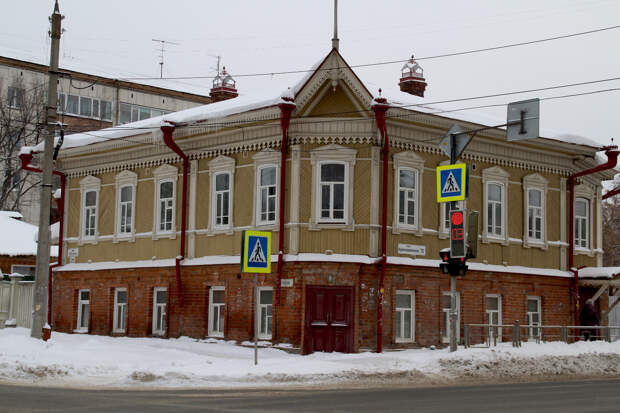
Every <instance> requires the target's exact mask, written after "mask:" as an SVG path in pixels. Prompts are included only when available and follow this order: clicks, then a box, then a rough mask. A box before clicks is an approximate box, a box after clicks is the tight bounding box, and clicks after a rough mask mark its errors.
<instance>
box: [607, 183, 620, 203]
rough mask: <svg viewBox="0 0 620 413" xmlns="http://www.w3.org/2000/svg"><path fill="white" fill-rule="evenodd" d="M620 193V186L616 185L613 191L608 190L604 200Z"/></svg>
mask: <svg viewBox="0 0 620 413" xmlns="http://www.w3.org/2000/svg"><path fill="white" fill-rule="evenodd" d="M618 194H620V186H617V187H615V188H614V189H612V190H611V191H607V192H606V193H605V195H603V201H604V200H606V199H607V198H611V197H612V196H616V195H618Z"/></svg>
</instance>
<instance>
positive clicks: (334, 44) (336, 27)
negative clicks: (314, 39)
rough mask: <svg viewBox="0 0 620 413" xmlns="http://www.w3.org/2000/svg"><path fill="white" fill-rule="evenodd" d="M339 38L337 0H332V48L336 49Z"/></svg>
mask: <svg viewBox="0 0 620 413" xmlns="http://www.w3.org/2000/svg"><path fill="white" fill-rule="evenodd" d="M339 43H340V39H338V0H334V38H333V39H332V49H336V50H338V46H339Z"/></svg>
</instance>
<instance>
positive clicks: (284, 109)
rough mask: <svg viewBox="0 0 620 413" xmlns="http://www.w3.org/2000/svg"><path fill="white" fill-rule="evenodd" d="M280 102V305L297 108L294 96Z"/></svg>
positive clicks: (278, 281)
mask: <svg viewBox="0 0 620 413" xmlns="http://www.w3.org/2000/svg"><path fill="white" fill-rule="evenodd" d="M282 100H283V101H284V102H283V103H280V104H279V105H278V107H279V108H280V127H281V128H282V144H281V145H280V214H279V215H280V226H279V233H278V276H277V279H276V306H278V305H280V283H281V280H282V267H283V266H284V212H285V211H284V208H285V206H286V202H285V200H286V196H285V188H286V152H287V150H288V127H289V125H290V123H291V113H293V111H294V110H295V107H296V105H295V103H293V98H290V97H284V96H283V97H282Z"/></svg>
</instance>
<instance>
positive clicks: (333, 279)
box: [52, 262, 575, 352]
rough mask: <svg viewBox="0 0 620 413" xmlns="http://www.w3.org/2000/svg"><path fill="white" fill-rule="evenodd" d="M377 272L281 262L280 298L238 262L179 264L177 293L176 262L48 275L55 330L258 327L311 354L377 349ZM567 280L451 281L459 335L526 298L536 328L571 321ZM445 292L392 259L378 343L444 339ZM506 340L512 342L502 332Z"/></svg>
mask: <svg viewBox="0 0 620 413" xmlns="http://www.w3.org/2000/svg"><path fill="white" fill-rule="evenodd" d="M379 275H380V267H379V265H376V264H358V263H333V262H291V263H286V264H285V265H284V271H283V275H282V278H283V279H284V280H286V281H285V285H288V286H285V287H281V288H280V291H279V303H278V302H277V296H278V291H277V288H276V277H277V276H276V274H275V273H272V274H267V275H259V276H258V286H259V287H266V288H265V289H264V291H266V292H267V293H266V294H265V295H259V296H258V298H257V295H256V294H255V293H254V284H253V275H249V274H240V273H239V266H238V265H208V266H186V267H182V275H181V277H182V290H180V289H179V286H178V284H177V281H176V275H175V268H174V267H166V268H133V269H114V270H97V271H64V270H63V271H57V272H55V274H54V281H53V312H52V314H53V316H52V319H53V328H54V329H55V330H57V331H62V332H74V331H76V330H80V327H82V331H83V332H88V333H91V334H99V335H127V336H132V337H143V336H154V335H163V336H165V337H177V336H181V335H185V336H190V337H195V338H201V337H207V336H222V337H224V338H226V339H229V340H238V341H246V340H251V339H252V338H253V336H254V327H255V323H258V324H259V325H260V327H261V328H262V330H263V332H264V333H265V335H264V336H263V339H266V340H270V341H272V342H273V343H289V344H291V345H292V346H293V347H297V348H300V349H303V350H304V351H306V352H309V351H312V350H313V348H314V349H316V348H323V349H330V347H329V345H328V344H326V342H323V341H325V340H327V341H329V340H335V342H337V341H338V340H343V338H342V337H344V340H348V341H346V345H347V346H348V347H346V351H359V350H360V349H363V348H374V347H375V346H376V338H377V297H378V288H379ZM571 283H572V279H571V278H562V277H554V276H544V275H525V274H512V273H494V272H478V271H469V272H468V273H467V276H466V277H461V278H459V279H458V281H457V291H458V292H459V300H460V309H459V311H460V335H461V337H462V333H463V326H464V325H465V324H476V323H480V324H483V323H486V322H487V320H488V317H490V316H493V314H495V316H496V317H499V319H500V320H499V321H500V322H501V323H502V324H513V323H514V322H515V321H516V320H519V321H520V323H521V324H526V323H527V322H528V304H529V306H530V308H529V312H530V313H532V311H533V308H532V306H533V302H532V301H531V300H534V303H536V302H537V303H538V305H539V307H538V309H536V310H537V311H536V312H537V313H538V317H539V318H540V322H541V323H542V324H544V325H567V324H568V325H570V324H573V322H574V318H573V317H574V312H573V309H574V308H575V303H574V298H573V293H572V290H571V285H572V284H571ZM291 284H292V285H291ZM449 289H450V280H449V277H448V276H445V275H442V274H440V272H439V269H436V268H427V267H426V268H425V267H412V266H403V265H391V264H390V265H388V269H387V273H386V277H385V300H384V307H383V345H384V346H385V347H409V346H428V345H442V344H443V343H444V342H445V336H446V335H447V334H446V333H445V331H446V326H445V312H446V311H445V305H446V304H445V303H446V298H447V296H445V293H446V292H448V291H449ZM118 291H121V292H122V291H124V292H125V294H122V293H121V295H118ZM157 291H159V292H160V293H159V294H158V293H157ZM162 291H165V293H162ZM269 291H272V293H271V294H270V293H269ZM86 292H87V293H86ZM332 296H333V297H335V298H333V299H332V298H330V297H332ZM339 297H340V298H339ZM343 297H344V298H343ZM341 298H342V299H341ZM309 300H310V301H311V302H309ZM528 300H530V301H529V302H528ZM181 302H182V303H181ZM270 305H271V307H270ZM121 307H123V308H122V309H121ZM115 317H116V321H115ZM322 317H323V318H325V320H323V318H322ZM529 317H532V314H529ZM86 318H87V320H86ZM154 319H155V320H154ZM270 319H271V323H270V322H269V320H270ZM341 319H342V320H341ZM121 320H123V321H121ZM339 320H340V321H339ZM343 320H344V321H343ZM409 320H411V323H410V322H409ZM326 325H328V327H330V328H331V326H332V325H336V326H340V327H338V328H336V327H334V328H333V331H332V333H333V334H332V333H330V334H331V335H330V334H327V335H321V334H323V333H320V334H319V333H317V331H324V327H326ZM119 326H120V327H124V328H122V329H119V328H118V327H119ZM269 326H271V328H269ZM115 327H116V330H120V331H115ZM317 334H318V335H317ZM269 336H271V337H269ZM504 339H510V338H509V336H508V333H505V334H504ZM317 340H318V341H317ZM317 346H318V347H317ZM321 346H327V347H321ZM331 349H333V350H338V347H333V346H332V347H331Z"/></svg>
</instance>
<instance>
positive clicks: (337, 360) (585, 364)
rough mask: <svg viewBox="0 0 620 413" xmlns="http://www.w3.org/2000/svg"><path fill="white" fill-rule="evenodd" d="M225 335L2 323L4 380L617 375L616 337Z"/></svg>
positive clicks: (145, 382) (84, 382) (197, 381)
mask: <svg viewBox="0 0 620 413" xmlns="http://www.w3.org/2000/svg"><path fill="white" fill-rule="evenodd" d="M253 351H254V350H253V349H252V348H249V347H242V346H238V345H236V344H235V343H234V342H226V341H222V340H213V339H208V340H195V339H190V338H187V337H181V338H179V339H167V340H166V339H155V338H128V337H119V338H113V337H106V336H89V335H78V334H63V333H57V332H54V333H52V338H51V339H50V340H49V341H47V342H43V341H40V340H35V339H32V338H31V337H30V336H29V331H28V330H27V329H24V328H15V329H4V330H0V380H2V381H9V382H12V383H21V384H24V383H32V384H37V385H57V386H87V387H88V386H112V387H118V386H123V387H124V388H126V387H134V388H135V387H141V388H145V387H157V388H158V387H256V386H273V385H276V384H277V385H300V384H303V385H312V384H315V385H318V384H328V383H345V382H346V383H356V382H364V383H373V382H374V383H382V384H386V383H385V381H386V380H392V381H398V380H404V381H407V382H409V383H411V382H418V383H426V384H430V383H438V382H445V383H450V382H454V381H456V380H463V379H468V378H470V379H471V378H473V379H477V378H480V379H488V378H502V377H503V378H514V377H529V376H548V375H558V374H568V375H620V342H615V343H606V342H579V343H576V344H571V345H567V344H563V343H547V344H535V343H524V344H523V347H521V348H517V349H514V348H512V347H510V345H509V344H507V343H502V344H501V345H500V346H498V347H495V348H492V349H488V348H470V349H460V350H458V351H457V352H455V353H449V352H448V351H447V350H446V349H442V350H430V349H414V350H403V351H393V352H385V353H383V354H376V353H371V352H365V353H358V354H341V353H314V354H311V355H308V356H300V355H295V354H290V353H287V352H285V351H282V350H278V349H275V348H261V349H260V350H259V364H258V366H255V365H254V363H253V357H254V353H253Z"/></svg>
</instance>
